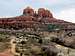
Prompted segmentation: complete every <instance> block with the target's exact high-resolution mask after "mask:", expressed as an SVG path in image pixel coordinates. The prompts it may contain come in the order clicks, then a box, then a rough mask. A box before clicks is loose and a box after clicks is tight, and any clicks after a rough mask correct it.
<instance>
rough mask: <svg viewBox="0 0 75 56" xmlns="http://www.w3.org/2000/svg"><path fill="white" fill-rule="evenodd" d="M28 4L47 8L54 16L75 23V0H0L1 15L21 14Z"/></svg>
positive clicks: (36, 7) (35, 7) (33, 6)
mask: <svg viewBox="0 0 75 56" xmlns="http://www.w3.org/2000/svg"><path fill="white" fill-rule="evenodd" d="M27 6H30V7H32V8H34V9H35V10H37V9H38V8H40V7H42V8H47V9H49V10H50V11H51V12H52V13H53V15H54V17H56V18H58V19H63V20H65V21H69V22H74V23H75V0H0V17H11V16H19V15H21V14H22V11H23V9H24V8H26V7H27Z"/></svg>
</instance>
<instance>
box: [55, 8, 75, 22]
mask: <svg viewBox="0 0 75 56" xmlns="http://www.w3.org/2000/svg"><path fill="white" fill-rule="evenodd" d="M55 17H56V18H58V19H62V20H65V21H69V22H73V23H75V8H69V9H65V10H62V11H60V12H57V14H56V15H55Z"/></svg>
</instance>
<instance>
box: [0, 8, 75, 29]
mask: <svg viewBox="0 0 75 56" xmlns="http://www.w3.org/2000/svg"><path fill="white" fill-rule="evenodd" d="M36 12H37V13H36ZM48 24H56V25H61V26H63V27H64V28H71V29H72V28H75V27H74V26H75V24H74V23H71V22H66V21H64V20H59V19H56V18H54V17H53V15H52V13H51V12H50V11H49V10H47V9H44V8H39V9H38V11H34V9H32V8H30V7H27V8H25V9H24V10H23V14H22V15H20V16H16V17H12V18H0V28H9V29H10V28H13V29H22V28H38V27H39V28H44V27H45V25H48ZM72 26H73V27H72Z"/></svg>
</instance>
